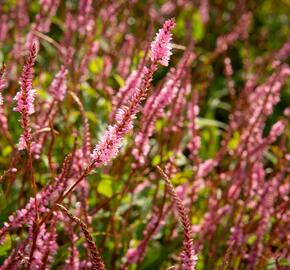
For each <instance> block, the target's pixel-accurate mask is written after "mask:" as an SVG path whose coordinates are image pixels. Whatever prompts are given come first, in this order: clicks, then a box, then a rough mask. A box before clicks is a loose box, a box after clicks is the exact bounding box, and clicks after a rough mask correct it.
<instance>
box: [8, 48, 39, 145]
mask: <svg viewBox="0 0 290 270" xmlns="http://www.w3.org/2000/svg"><path fill="white" fill-rule="evenodd" d="M36 53H37V50H36V45H35V44H33V45H32V47H31V48H30V50H29V56H28V59H27V61H26V64H25V66H24V68H23V72H22V75H21V78H20V91H19V92H17V94H16V96H15V98H14V99H15V100H16V101H17V105H16V107H15V111H18V112H20V114H21V127H22V128H23V134H22V135H21V137H20V141H19V145H18V148H19V150H23V149H25V148H27V147H29V146H30V144H31V128H30V123H29V115H30V114H32V113H34V96H35V90H34V89H33V88H32V79H33V66H34V64H35V60H36Z"/></svg>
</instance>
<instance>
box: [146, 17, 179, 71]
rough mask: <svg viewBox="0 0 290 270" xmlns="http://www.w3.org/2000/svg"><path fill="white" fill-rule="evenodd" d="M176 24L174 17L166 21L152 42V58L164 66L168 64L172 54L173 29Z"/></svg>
mask: <svg viewBox="0 0 290 270" xmlns="http://www.w3.org/2000/svg"><path fill="white" fill-rule="evenodd" d="M174 26H175V22H174V20H173V19H170V20H167V21H165V23H164V25H163V28H162V29H160V30H159V31H158V33H157V34H156V37H155V39H154V41H153V42H152V43H151V60H152V61H153V62H158V63H160V64H161V65H163V66H168V62H169V58H170V55H171V54H172V52H171V49H172V45H171V43H170V41H171V39H172V33H171V30H172V29H173V27H174Z"/></svg>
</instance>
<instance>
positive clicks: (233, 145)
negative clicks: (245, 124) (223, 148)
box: [228, 131, 240, 150]
mask: <svg viewBox="0 0 290 270" xmlns="http://www.w3.org/2000/svg"><path fill="white" fill-rule="evenodd" d="M239 142H240V133H239V132H238V131H235V132H234V134H233V137H232V138H231V139H230V140H229V142H228V148H229V149H230V150H235V149H236V148H237V146H238V145H239Z"/></svg>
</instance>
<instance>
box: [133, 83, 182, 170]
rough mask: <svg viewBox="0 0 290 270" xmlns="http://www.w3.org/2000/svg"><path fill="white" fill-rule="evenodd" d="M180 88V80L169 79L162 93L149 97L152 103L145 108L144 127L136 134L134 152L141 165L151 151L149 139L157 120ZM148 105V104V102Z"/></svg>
mask: <svg viewBox="0 0 290 270" xmlns="http://www.w3.org/2000/svg"><path fill="white" fill-rule="evenodd" d="M177 90H178V82H177V81H175V80H173V79H170V78H169V79H168V80H167V81H166V83H165V84H164V86H163V87H162V89H161V90H160V93H159V94H158V95H156V96H153V98H152V102H150V101H151V99H148V101H149V102H150V105H149V106H148V107H147V108H146V106H145V107H144V110H143V115H142V116H143V118H142V119H141V121H142V123H143V127H142V129H141V131H140V132H139V133H138V134H137V135H136V136H135V145H136V147H135V148H134V149H133V151H132V154H133V155H134V157H135V159H136V160H137V161H138V163H139V164H140V165H144V162H145V160H144V157H146V155H147V154H148V152H149V149H150V146H149V139H150V137H151V136H152V134H153V131H154V127H155V123H156V120H157V119H158V118H159V117H160V116H162V114H163V110H164V108H165V107H166V106H167V105H168V104H169V103H170V102H171V101H172V100H173V98H174V96H175V95H176V93H177ZM146 105H147V104H146Z"/></svg>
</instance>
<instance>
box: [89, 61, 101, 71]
mask: <svg viewBox="0 0 290 270" xmlns="http://www.w3.org/2000/svg"><path fill="white" fill-rule="evenodd" d="M103 67H104V61H103V59H102V58H101V57H96V58H94V59H93V60H91V62H90V63H89V70H90V71H91V72H92V73H99V72H101V71H102V69H103Z"/></svg>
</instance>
